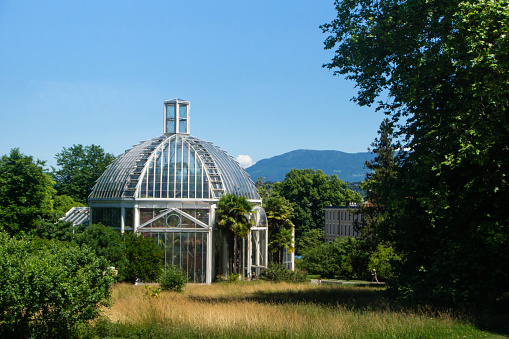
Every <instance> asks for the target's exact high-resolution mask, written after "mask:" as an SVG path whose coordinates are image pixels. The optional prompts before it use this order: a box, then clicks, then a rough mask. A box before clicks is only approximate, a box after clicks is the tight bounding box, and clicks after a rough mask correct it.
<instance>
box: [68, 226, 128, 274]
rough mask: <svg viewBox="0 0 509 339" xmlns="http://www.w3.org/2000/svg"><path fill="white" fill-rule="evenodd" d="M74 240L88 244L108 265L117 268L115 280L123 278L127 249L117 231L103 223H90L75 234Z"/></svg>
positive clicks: (81, 243)
mask: <svg viewBox="0 0 509 339" xmlns="http://www.w3.org/2000/svg"><path fill="white" fill-rule="evenodd" d="M75 241H76V242H77V243H78V244H80V245H83V244H85V245H87V246H89V247H90V248H92V249H93V250H94V252H95V253H96V254H97V255H99V256H101V257H103V258H105V259H106V260H107V261H108V264H109V265H110V266H113V267H115V269H116V270H118V275H117V277H116V279H117V280H119V281H122V280H123V279H124V271H125V267H126V266H127V256H126V252H127V249H126V246H125V243H124V242H123V241H122V234H120V232H119V231H116V230H114V229H113V228H111V227H109V226H104V225H103V224H95V225H90V226H88V227H87V228H85V229H84V230H83V232H81V233H78V234H76V236H75Z"/></svg>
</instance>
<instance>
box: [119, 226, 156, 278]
mask: <svg viewBox="0 0 509 339" xmlns="http://www.w3.org/2000/svg"><path fill="white" fill-rule="evenodd" d="M122 240H123V242H124V246H125V250H126V253H125V255H126V258H127V264H126V266H125V268H124V271H123V278H124V281H126V282H130V283H132V284H134V283H135V282H136V280H139V281H144V282H151V281H156V280H157V278H158V277H159V275H160V273H161V271H162V269H163V255H164V253H163V250H162V249H161V248H160V247H159V246H158V245H157V243H156V242H155V241H154V240H153V239H151V238H149V237H144V236H143V235H138V234H135V233H124V234H122Z"/></svg>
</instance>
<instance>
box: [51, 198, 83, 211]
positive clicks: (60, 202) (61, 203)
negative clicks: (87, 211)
mask: <svg viewBox="0 0 509 339" xmlns="http://www.w3.org/2000/svg"><path fill="white" fill-rule="evenodd" d="M73 207H85V205H84V204H82V203H79V202H77V201H74V199H73V198H71V197H70V196H68V195H57V196H55V197H54V198H53V210H54V211H55V212H58V213H60V214H61V215H62V216H64V215H65V213H67V212H68V211H69V210H70V209H71V208H73Z"/></svg>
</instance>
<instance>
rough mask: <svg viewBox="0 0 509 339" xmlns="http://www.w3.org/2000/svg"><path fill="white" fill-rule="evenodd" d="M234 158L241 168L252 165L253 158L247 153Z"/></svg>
mask: <svg viewBox="0 0 509 339" xmlns="http://www.w3.org/2000/svg"><path fill="white" fill-rule="evenodd" d="M235 160H237V162H238V163H239V164H240V166H242V167H243V168H248V167H249V166H251V165H254V162H253V159H251V157H250V156H249V155H242V154H241V155H239V156H238V157H237V158H236V159H235Z"/></svg>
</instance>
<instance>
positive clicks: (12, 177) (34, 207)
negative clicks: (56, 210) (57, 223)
mask: <svg viewBox="0 0 509 339" xmlns="http://www.w3.org/2000/svg"><path fill="white" fill-rule="evenodd" d="M43 166H44V162H43V161H40V160H34V158H33V157H32V156H28V155H24V154H22V153H21V152H20V151H19V148H13V149H12V150H11V152H10V154H9V155H4V156H2V158H0V229H2V230H4V231H6V232H8V233H10V234H15V233H17V232H20V231H24V232H28V231H30V230H31V229H33V228H34V227H35V226H36V225H37V224H38V223H40V222H41V221H42V220H43V219H45V218H49V217H50V213H51V211H52V197H53V195H54V194H55V190H54V189H53V181H52V180H51V177H50V175H49V174H47V173H46V172H45V170H44V168H43Z"/></svg>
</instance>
